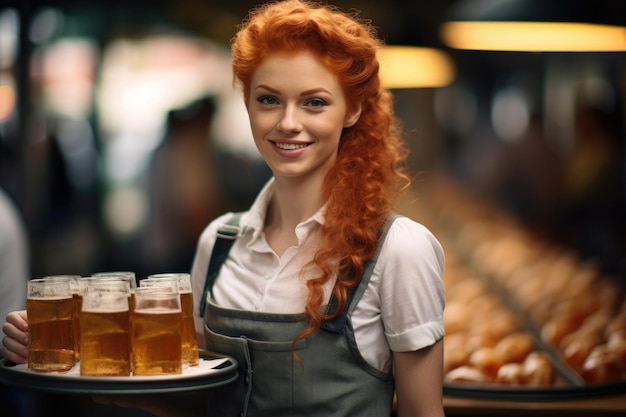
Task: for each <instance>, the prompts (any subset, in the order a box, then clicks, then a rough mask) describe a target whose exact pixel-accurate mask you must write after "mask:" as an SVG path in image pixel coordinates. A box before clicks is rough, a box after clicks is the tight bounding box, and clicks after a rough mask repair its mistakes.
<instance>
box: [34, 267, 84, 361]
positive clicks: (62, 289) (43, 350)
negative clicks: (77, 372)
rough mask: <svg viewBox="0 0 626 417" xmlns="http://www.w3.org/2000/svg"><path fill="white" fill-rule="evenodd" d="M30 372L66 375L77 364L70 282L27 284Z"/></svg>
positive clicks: (46, 281)
mask: <svg viewBox="0 0 626 417" xmlns="http://www.w3.org/2000/svg"><path fill="white" fill-rule="evenodd" d="M26 312H27V314H28V333H29V335H28V368H29V369H32V370H33V371H36V372H67V371H69V370H70V369H72V368H73V367H74V365H75V364H76V357H75V353H74V331H73V327H72V319H73V313H74V302H73V300H72V288H71V286H70V282H69V280H54V279H45V278H40V279H32V280H30V281H28V284H27V295H26Z"/></svg>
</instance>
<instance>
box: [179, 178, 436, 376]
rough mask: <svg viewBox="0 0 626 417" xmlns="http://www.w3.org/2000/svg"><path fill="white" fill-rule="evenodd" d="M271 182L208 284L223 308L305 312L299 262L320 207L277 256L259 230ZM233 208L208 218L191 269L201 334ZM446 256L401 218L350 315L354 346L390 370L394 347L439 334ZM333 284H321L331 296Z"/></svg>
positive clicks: (311, 244) (424, 342)
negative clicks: (212, 263)
mask: <svg viewBox="0 0 626 417" xmlns="http://www.w3.org/2000/svg"><path fill="white" fill-rule="evenodd" d="M272 193H273V181H272V180H270V181H269V183H268V184H267V185H266V186H265V187H264V189H263V190H262V191H261V193H260V194H259V195H258V197H257V199H256V201H255V202H254V203H253V205H252V206H251V208H250V210H249V211H248V212H246V213H244V214H243V216H242V217H241V221H240V227H241V231H240V234H239V236H238V238H237V240H236V241H235V244H234V245H233V247H232V249H231V252H230V255H229V258H228V259H227V260H226V262H225V263H224V265H223V266H222V269H221V271H220V274H219V276H218V278H217V280H216V282H215V285H214V287H213V296H214V300H213V301H214V302H215V303H217V304H218V305H220V306H222V307H226V308H233V309H241V310H251V311H260V312H268V313H280V314H293V313H302V312H303V311H304V305H305V302H306V286H305V280H306V279H307V276H302V273H301V269H302V266H303V265H305V264H306V263H307V262H309V261H310V260H311V257H312V255H313V253H314V251H315V246H316V243H317V236H318V234H319V230H320V225H321V224H322V223H323V221H324V216H323V211H324V210H323V209H321V210H320V211H319V212H317V213H316V214H315V215H313V216H312V217H311V218H309V219H307V220H306V221H304V222H302V223H300V224H299V225H298V226H297V228H296V236H297V238H298V244H297V245H296V246H293V247H291V248H289V249H287V250H286V251H285V252H284V254H283V255H282V257H279V256H277V255H276V253H275V252H274V251H273V250H272V248H271V247H270V246H269V245H268V243H267V241H266V239H265V235H264V233H263V224H264V220H265V214H266V210H267V206H268V204H269V201H270V199H271V196H272ZM232 215H233V213H226V214H224V215H222V216H220V217H219V218H217V219H215V220H214V221H212V222H211V223H210V224H209V225H208V226H207V228H206V229H205V230H204V232H203V233H202V235H201V236H200V240H199V243H198V247H197V252H196V256H195V259H194V263H193V268H192V274H191V279H192V285H193V294H194V316H195V324H196V332H198V333H199V334H200V335H202V334H203V330H202V326H203V323H202V318H201V317H200V316H199V311H198V310H199V305H200V297H201V296H202V292H203V289H204V282H205V278H206V272H207V268H208V264H209V259H210V257H211V251H212V249H213V244H214V242H215V236H216V231H217V229H218V227H219V226H220V225H222V224H224V223H225V222H226V221H228V219H229V218H230V217H232ZM443 270H444V254H443V250H442V248H441V245H440V244H439V242H438V241H437V239H436V238H435V237H434V236H433V234H432V233H431V232H430V231H429V230H428V229H427V228H425V227H424V226H423V225H421V224H419V223H417V222H415V221H413V220H411V219H409V218H407V217H400V218H398V219H396V220H395V221H394V223H393V224H392V225H391V228H390V229H389V232H388V234H387V237H386V239H385V241H384V243H383V247H382V248H381V252H380V255H379V258H378V261H377V263H376V266H375V267H374V271H373V274H372V277H371V280H370V282H369V285H368V288H367V290H366V291H365V293H364V294H363V297H362V299H361V300H360V302H359V303H358V305H357V306H356V308H355V310H354V312H353V315H352V324H353V327H354V332H355V338H356V341H357V345H358V347H359V350H360V351H361V354H362V355H363V357H364V359H365V360H366V361H367V362H368V363H369V364H371V365H372V366H374V367H375V368H377V369H380V370H382V371H385V372H390V370H391V351H400V352H402V351H404V352H406V351H414V350H417V349H420V348H423V347H426V346H430V345H432V344H433V343H435V342H436V341H437V340H439V339H441V338H442V337H443V335H444V327H443V311H444V307H445V293H444V287H443V279H442V277H443ZM332 286H333V282H329V283H328V284H327V287H326V297H327V298H326V299H327V300H328V299H329V298H330V294H331V290H332Z"/></svg>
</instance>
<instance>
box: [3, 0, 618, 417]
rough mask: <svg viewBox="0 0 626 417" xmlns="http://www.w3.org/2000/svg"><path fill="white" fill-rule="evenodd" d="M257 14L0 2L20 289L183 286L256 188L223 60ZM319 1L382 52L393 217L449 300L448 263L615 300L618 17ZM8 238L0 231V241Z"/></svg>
mask: <svg viewBox="0 0 626 417" xmlns="http://www.w3.org/2000/svg"><path fill="white" fill-rule="evenodd" d="M257 3H259V2H258V1H249V0H227V1H226V0H176V1H174V0H150V1H147V0H125V1H120V0H107V1H98V0H47V1H46V0H4V1H3V2H2V3H1V4H0V189H2V190H4V191H5V192H6V194H7V195H8V196H9V197H10V199H11V200H12V201H13V202H14V203H15V206H16V207H17V211H18V213H19V217H21V220H23V223H24V229H25V237H26V242H27V243H28V253H29V258H28V268H27V269H28V272H27V278H33V277H41V276H45V275H55V274H77V275H89V274H91V273H94V272H98V271H116V270H118V271H119V270H124V271H133V272H135V273H136V275H137V277H138V278H143V277H145V276H147V275H149V274H153V273H162V272H180V271H188V270H189V268H190V266H191V262H192V260H193V256H194V250H195V244H196V240H197V238H198V236H199V234H200V233H201V231H202V229H203V228H204V227H205V226H206V225H207V224H208V223H209V222H210V221H211V220H212V219H213V218H215V217H216V216H217V215H219V214H220V213H223V212H225V211H229V210H243V209H245V208H246V207H248V205H249V204H250V203H251V202H252V200H253V199H254V197H255V195H256V193H257V192H258V190H259V189H260V188H261V187H262V186H263V184H264V183H265V182H266V181H267V179H268V178H269V177H270V172H269V171H268V169H267V167H266V166H265V165H264V163H263V161H262V160H261V159H260V158H259V155H258V154H257V152H256V149H255V148H254V145H253V141H252V138H251V135H250V131H249V126H248V120H247V116H246V114H245V110H244V107H243V103H242V101H241V97H240V95H239V94H238V92H236V91H235V90H234V89H233V87H232V78H231V71H230V57H229V49H228V43H229V40H230V38H231V37H232V36H233V34H234V33H235V30H236V25H237V24H238V23H239V22H240V21H241V19H242V18H243V17H244V16H245V14H246V12H247V11H248V10H249V9H250V8H251V7H253V6H254V5H256V4H257ZM334 4H336V5H337V6H340V7H342V8H344V9H352V8H354V9H358V10H360V11H361V16H362V17H364V18H366V19H369V20H371V22H372V23H373V24H374V26H375V27H376V28H377V30H378V31H379V33H380V35H381V37H382V38H383V39H384V40H385V41H386V43H387V44H388V45H389V48H386V49H385V50H384V51H382V52H381V60H382V64H381V68H382V71H383V80H384V82H385V83H387V85H388V86H389V87H390V88H392V91H393V93H394V95H395V98H396V110H397V113H398V115H399V116H400V117H401V118H402V121H403V123H404V125H405V128H406V140H407V141H408V144H409V146H410V150H411V156H410V164H411V169H412V170H413V174H414V176H415V189H414V190H413V194H412V195H411V196H410V197H409V200H410V201H409V202H410V203H415V202H418V204H417V205H415V204H408V205H407V208H406V210H407V211H408V212H409V213H411V215H412V216H413V217H414V218H416V220H418V221H421V222H423V223H425V224H426V225H427V226H429V227H430V228H431V229H432V230H433V231H434V232H435V234H436V235H437V236H438V237H439V238H440V240H441V241H442V244H443V245H444V248H445V250H446V256H447V266H446V271H447V272H446V274H447V277H446V283H447V285H451V283H454V279H453V277H454V276H455V274H456V275H459V274H458V270H459V265H458V263H457V259H458V258H459V257H463V258H465V259H470V260H471V261H472V266H473V267H475V266H479V267H480V269H481V270H482V271H488V272H490V273H491V275H493V276H495V277H500V278H502V280H503V282H511V283H513V280H512V279H511V278H514V277H515V276H516V275H515V271H518V272H519V273H518V274H517V275H518V276H521V277H523V279H522V281H524V282H526V281H527V282H531V283H537V285H533V286H532V288H531V290H532V291H531V290H529V291H525V292H520V291H519V289H520V288H522V287H515V288H516V291H517V292H519V293H520V294H521V295H524V294H526V295H528V297H527V298H528V300H531V301H532V300H539V301H541V300H542V299H543V298H542V296H541V294H542V289H547V290H546V291H548V294H547V295H546V297H545V298H546V299H547V300H548V301H550V303H543V304H545V305H548V304H550V305H552V304H555V303H556V302H552V300H553V299H556V298H557V297H556V296H555V293H557V292H563V291H561V290H562V289H563V288H566V287H567V286H568V284H567V283H568V282H569V281H568V280H567V279H568V278H569V276H570V275H571V276H576V275H577V274H578V275H581V276H583V277H586V276H588V275H586V274H587V272H588V269H586V268H583V267H582V265H590V264H591V265H593V270H594V274H597V275H607V276H610V277H612V278H616V279H615V280H611V282H617V283H619V284H620V286H623V283H624V281H625V278H626V222H625V220H624V213H626V150H625V146H624V145H625V133H626V132H625V126H624V120H625V106H624V103H625V101H626V11H625V10H624V2H623V1H622V0H595V1H588V0H587V1H586V0H437V1H430V0H387V1H379V0H358V1H357V0H354V1H352V0H336V1H334ZM503 21H504V22H508V23H506V24H503V23H501V22H503ZM480 22H482V23H485V22H495V23H496V26H495V27H494V26H490V27H487V28H485V27H483V26H478V24H479V23H480ZM498 22H500V23H499V24H498ZM521 22H524V23H523V24H520V23H521ZM533 22H538V23H539V25H538V26H537V25H533V26H530V27H528V25H527V24H530V23H533ZM550 22H560V23H562V24H565V25H563V26H559V27H557V28H556V29H554V28H553V27H546V26H545V25H544V24H546V25H547V24H548V23H550ZM474 24H477V25H474ZM533 24H534V23H533ZM572 24H573V25H572ZM525 29H529V31H528V32H522V31H523V30H525ZM544 29H545V30H546V31H544ZM589 29H596V30H597V32H595V33H589V32H586V30H589ZM582 30H585V31H583V32H581V31H582ZM464 31H465V32H464ZM468 31H469V32H468ZM494 42H495V43H494ZM9 230H12V228H11V227H10V225H8V224H4V223H3V224H0V241H2V240H4V239H7V238H8V236H9V235H8V233H9ZM3 238H4V239H3ZM10 239H13V238H10ZM0 245H6V246H10V245H11V244H10V243H6V242H5V243H2V242H0ZM0 247H1V246H0ZM4 256H6V255H4ZM546 259H548V260H549V262H539V261H545V260H546ZM7 264H8V261H7V258H1V257H0V268H2V270H3V271H4V272H7V267H6V265H7ZM548 264H549V265H550V267H552V266H553V267H554V268H553V269H551V268H548ZM534 266H537V267H536V268H533V267H534ZM455 271H456V272H455ZM522 272H525V273H526V274H527V275H524V274H522ZM471 274H473V272H472V273H469V272H464V273H463V274H461V275H462V276H465V275H471ZM0 275H2V274H0ZM594 276H595V275H594ZM2 279H7V278H2ZM0 281H1V280H0ZM548 281H550V282H553V283H554V284H553V285H550V286H546V285H545V284H546V283H547V282H548ZM516 282H517V281H516ZM518 283H519V282H518ZM561 284H562V286H559V285H561ZM3 285H4V284H3V282H0V286H3ZM511 285H513V284H511ZM24 286H25V284H24ZM555 288H559V290H555ZM575 288H580V287H575ZM585 288H586V287H585ZM610 289H611V293H614V292H615V291H613V290H614V288H613V287H611V288H610ZM550 291H552V292H550ZM594 291H595V290H588V291H587V290H585V291H584V294H583V295H584V296H587V295H589V294H591V293H594ZM450 294H452V292H451V293H450ZM13 298H16V299H19V300H21V299H22V297H19V296H18V297H13ZM576 300H578V299H576ZM449 301H450V303H451V304H452V303H453V301H454V300H452V299H451V300H449ZM600 303H603V301H600ZM576 304H580V305H587V304H588V303H587V304H586V303H580V302H578V301H576ZM533 306H534V307H532V308H531V307H529V309H531V310H532V311H542V312H543V311H544V310H545V308H544V309H537V308H536V306H535V304H533ZM473 314H474V312H472V313H471V314H467V315H464V317H467V316H472V315H473ZM489 320H491V319H489ZM2 389H3V390H4V391H2V392H0V393H2V394H4V395H3V398H4V400H3V403H7V401H8V402H15V403H19V404H18V405H17V406H15V409H20V410H25V411H24V412H23V413H22V414H20V415H24V416H39V415H48V414H47V413H49V412H50V410H54V409H63V412H64V414H65V415H66V416H71V415H85V414H87V413H86V412H84V411H83V410H82V406H81V404H84V408H85V409H89V410H90V411H89V413H88V414H89V415H94V416H95V415H111V413H110V410H109V409H107V408H103V409H101V410H99V412H100V414H98V410H94V408H93V407H94V405H93V403H92V401H91V399H90V398H88V397H84V398H83V397H80V399H79V400H80V403H79V405H75V407H73V409H72V410H68V409H67V403H66V402H65V401H66V400H64V397H63V396H54V395H51V396H39V397H30V396H29V395H26V394H25V393H24V392H21V391H19V390H13V389H11V388H9V387H2ZM77 401H78V400H77ZM9 408H10V404H9ZM74 409H75V410H74ZM453 411H454V410H453V409H448V410H447V412H448V415H453ZM9 413H10V412H9ZM122 414H123V413H121V411H120V410H117V411H116V414H115V415H120V416H121V415H122ZM124 415H126V414H124ZM127 415H133V416H139V415H141V414H137V413H134V414H133V413H131V412H130V411H129V412H128V414H127ZM470 415H477V414H476V413H475V412H474V411H472V410H470ZM494 415H495V414H494ZM504 415H511V414H506V413H505V414H504Z"/></svg>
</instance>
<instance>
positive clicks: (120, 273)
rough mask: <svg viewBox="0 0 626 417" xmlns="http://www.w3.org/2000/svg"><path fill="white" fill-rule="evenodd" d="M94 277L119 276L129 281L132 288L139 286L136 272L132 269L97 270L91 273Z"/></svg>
mask: <svg viewBox="0 0 626 417" xmlns="http://www.w3.org/2000/svg"><path fill="white" fill-rule="evenodd" d="M91 276H92V277H93V278H102V277H114V278H119V279H122V280H125V281H128V283H129V284H130V288H131V290H133V289H135V288H137V278H136V275H135V273H134V272H130V271H112V272H96V273H93V274H91Z"/></svg>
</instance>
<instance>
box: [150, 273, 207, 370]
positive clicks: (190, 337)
mask: <svg viewBox="0 0 626 417" xmlns="http://www.w3.org/2000/svg"><path fill="white" fill-rule="evenodd" d="M154 279H161V280H163V279H169V280H171V279H174V280H176V282H177V284H178V292H179V293H180V302H181V309H182V312H183V317H182V322H183V323H182V326H183V328H182V334H181V347H182V350H183V351H182V355H183V365H187V366H197V365H198V364H199V361H200V356H199V354H198V340H197V339H196V330H195V326H194V319H193V295H192V293H191V279H190V275H189V274H185V273H167V274H154V275H150V276H148V280H154ZM147 282H149V281H146V280H142V281H141V284H144V285H145V284H146V283H147Z"/></svg>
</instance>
